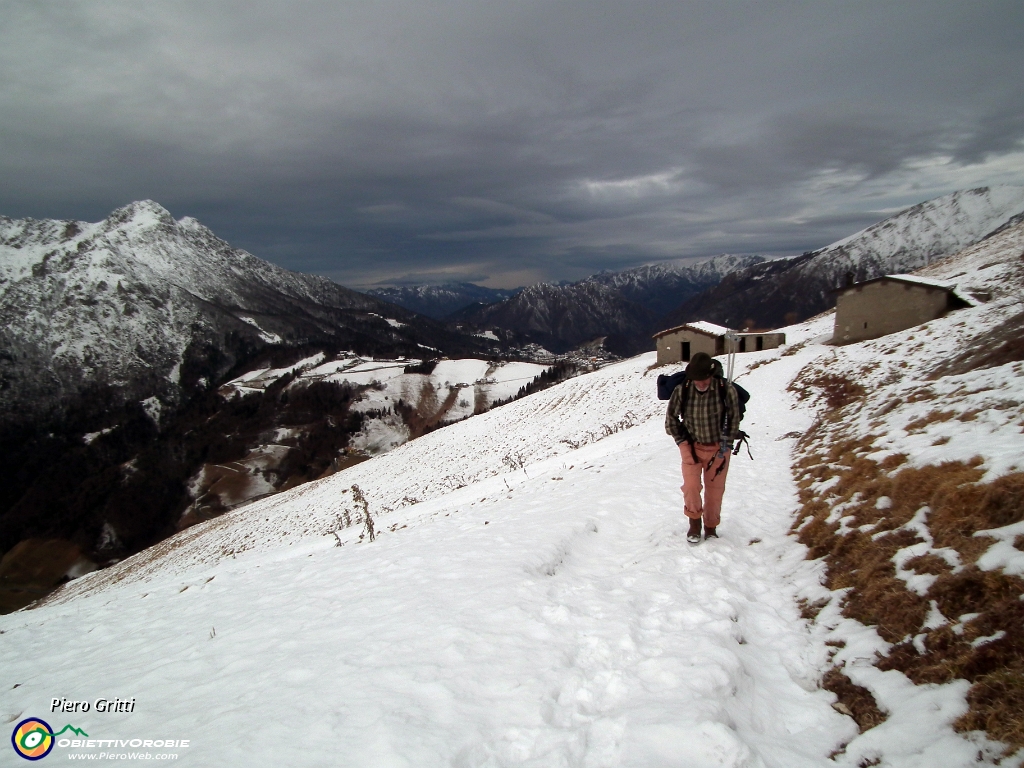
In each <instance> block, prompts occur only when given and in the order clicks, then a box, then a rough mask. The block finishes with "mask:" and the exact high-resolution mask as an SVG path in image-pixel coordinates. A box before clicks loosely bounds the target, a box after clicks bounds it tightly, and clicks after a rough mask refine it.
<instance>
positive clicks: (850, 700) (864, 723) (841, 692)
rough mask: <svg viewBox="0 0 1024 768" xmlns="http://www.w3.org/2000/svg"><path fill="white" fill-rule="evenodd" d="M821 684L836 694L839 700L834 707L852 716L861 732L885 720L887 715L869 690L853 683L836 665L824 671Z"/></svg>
mask: <svg viewBox="0 0 1024 768" xmlns="http://www.w3.org/2000/svg"><path fill="white" fill-rule="evenodd" d="M821 685H822V687H823V688H824V689H825V690H827V691H831V692H832V693H834V694H835V695H836V697H837V698H838V699H839V701H838V702H837V703H836V704H835V708H836V709H837V710H839V711H840V712H842V713H843V714H844V715H849V716H850V717H852V718H853V720H854V722H855V723H857V728H858V729H859V730H860V732H861V733H864V731H866V730H868V729H870V728H874V727H875V726H876V725H879V724H880V723H884V722H885V719H886V717H887V715H886V713H885V712H883V711H882V710H881V709H879V708H878V704H877V702H876V701H875V697H874V696H872V695H871V691H869V690H868V689H867V688H864V687H863V686H860V685H857V684H856V683H854V682H853V681H852V680H850V678H848V677H847V676H846V674H845V673H844V672H843V671H842V670H841V669H839V668H838V667H833V668H832V669H830V670H829V671H828V672H826V673H825V676H824V677H823V678H822V680H821Z"/></svg>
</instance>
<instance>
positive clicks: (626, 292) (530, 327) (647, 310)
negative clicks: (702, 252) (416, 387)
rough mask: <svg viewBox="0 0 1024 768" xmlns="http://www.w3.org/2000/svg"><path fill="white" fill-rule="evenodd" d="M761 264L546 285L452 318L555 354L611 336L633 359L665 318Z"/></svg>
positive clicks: (666, 267) (673, 265)
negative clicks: (504, 332)
mask: <svg viewBox="0 0 1024 768" xmlns="http://www.w3.org/2000/svg"><path fill="white" fill-rule="evenodd" d="M762 261H764V259H763V258H762V257H760V256H733V255H721V256H716V257H714V258H712V259H709V260H707V261H704V262H700V263H698V264H693V263H692V262H681V261H677V262H666V263H663V264H654V265H646V266H641V267H634V268H632V269H627V270H623V271H621V272H602V273H600V274H597V275H592V276H591V277H588V278H586V279H584V280H580V281H579V282H576V283H571V284H568V285H551V284H550V283H539V284H537V285H532V286H529V287H528V288H526V289H524V290H523V291H521V292H520V293H518V294H516V295H515V296H513V297H512V298H510V299H506V300H505V301H502V302H500V303H497V304H492V305H490V306H484V307H471V308H468V309H466V310H464V311H463V312H461V313H458V314H457V315H456V316H455V317H453V318H451V319H453V320H457V321H458V322H461V323H465V324H466V325H467V326H469V327H472V328H476V329H480V330H486V329H488V328H502V329H505V330H508V331H512V332H514V333H517V334H520V335H522V336H523V337H525V338H526V339H528V340H529V341H532V342H536V343H539V344H542V345H544V346H546V347H548V348H549V349H551V350H552V351H554V352H563V351H566V350H568V349H571V348H573V347H577V346H579V345H580V344H583V343H586V342H589V341H591V340H593V339H595V338H598V337H605V347H606V348H607V349H609V350H611V351H613V352H616V353H617V354H621V355H632V354H636V353H638V352H641V351H644V350H646V349H647V348H648V347H649V346H650V335H651V333H653V332H654V331H656V330H657V325H658V323H657V320H658V318H659V317H660V316H661V315H663V314H664V313H666V312H667V311H669V310H670V309H672V308H673V307H677V306H679V304H681V303H682V302H683V301H685V300H686V299H687V298H689V297H691V296H695V295H697V294H699V293H700V292H701V291H704V290H706V289H707V288H710V287H712V286H714V285H717V284H718V283H719V282H720V281H721V280H722V278H723V276H725V275H727V274H729V273H731V272H732V271H734V270H736V269H741V268H744V267H747V266H751V265H754V264H758V263H760V262H762Z"/></svg>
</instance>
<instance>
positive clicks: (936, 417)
mask: <svg viewBox="0 0 1024 768" xmlns="http://www.w3.org/2000/svg"><path fill="white" fill-rule="evenodd" d="M954 418H956V413H955V412H953V411H932V412H931V413H929V414H927V415H926V416H922V417H921V418H920V419H914V421H912V422H910V423H909V424H907V432H909V433H910V434H915V433H918V432H924V428H925V427H927V426H928V425H929V424H938V423H940V422H943V421H949V420H950V419H954Z"/></svg>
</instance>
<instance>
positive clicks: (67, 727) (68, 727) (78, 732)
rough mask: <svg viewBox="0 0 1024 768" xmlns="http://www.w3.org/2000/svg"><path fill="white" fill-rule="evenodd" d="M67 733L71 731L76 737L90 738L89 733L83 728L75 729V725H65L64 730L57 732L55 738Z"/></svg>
mask: <svg viewBox="0 0 1024 768" xmlns="http://www.w3.org/2000/svg"><path fill="white" fill-rule="evenodd" d="M65 731H71V732H72V733H73V734H75V735H76V736H85V738H89V734H88V733H86V732H85V731H83V730H82V729H81V728H75V727H74V726H73V725H65V726H64V727H63V728H61V729H60V730H59V731H57V732H56V733H55V734H53V735H54V736H60V735H61V734H62V733H64V732H65Z"/></svg>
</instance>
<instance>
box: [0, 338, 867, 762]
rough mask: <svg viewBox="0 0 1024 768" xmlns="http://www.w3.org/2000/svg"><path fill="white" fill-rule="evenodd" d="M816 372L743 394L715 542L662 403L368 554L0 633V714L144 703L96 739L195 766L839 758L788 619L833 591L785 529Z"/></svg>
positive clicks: (467, 497) (145, 593)
mask: <svg viewBox="0 0 1024 768" xmlns="http://www.w3.org/2000/svg"><path fill="white" fill-rule="evenodd" d="M802 354H803V353H802ZM806 354H808V355H810V354H817V352H810V353H806ZM765 356H766V357H769V356H770V353H766V354H765ZM645 357H653V356H645ZM751 357H753V356H751ZM803 362H804V361H803V360H802V359H801V357H800V356H793V357H791V358H783V359H782V360H781V361H779V362H775V363H772V364H771V365H767V366H763V367H762V368H759V369H758V370H757V371H755V372H753V373H752V374H750V375H749V376H748V377H747V378H748V379H749V383H750V385H751V387H754V388H756V391H757V392H764V393H765V394H766V396H765V397H759V398H757V400H756V402H755V403H752V407H751V410H750V412H748V422H747V426H748V431H750V432H751V433H752V434H753V435H754V446H755V457H756V461H754V462H751V461H749V459H747V458H746V457H745V456H744V457H741V458H737V459H735V460H734V461H735V463H734V464H733V467H732V470H731V477H730V487H729V491H728V492H727V494H726V506H725V511H724V516H723V523H722V528H721V530H722V536H723V538H722V539H720V540H718V541H713V542H710V543H707V544H702V545H700V546H698V547H691V546H689V545H687V544H686V542H685V539H684V536H683V535H682V533H683V531H685V522H684V521H683V519H682V513H681V507H682V503H681V494H680V493H679V490H678V488H679V484H680V475H679V467H678V464H679V458H678V451H677V449H676V448H675V446H673V445H672V443H671V440H670V439H669V438H668V437H667V436H666V435H665V434H664V432H663V428H662V423H661V422H662V420H661V414H662V412H663V404H661V403H658V405H657V406H656V407H653V408H652V409H651V410H652V412H653V413H652V417H651V418H648V419H646V420H645V421H643V422H642V423H640V424H638V425H637V426H633V427H631V428H628V429H623V430H620V431H618V432H616V433H613V434H611V435H608V436H605V437H603V438H602V439H599V440H595V441H593V442H591V443H588V444H584V445H583V446H582V447H580V448H579V449H577V450H566V451H564V452H562V453H559V454H554V455H549V456H544V457H542V458H537V459H536V460H531V457H530V456H529V455H528V454H524V456H526V458H525V460H524V466H523V468H519V469H516V470H514V471H508V472H505V473H504V474H502V475H498V476H489V477H483V478H482V479H480V480H477V481H475V482H471V483H468V484H467V485H466V486H464V487H462V488H459V489H457V490H454V491H449V492H448V493H444V494H439V495H437V496H435V497H434V498H432V499H431V500H429V501H425V502H423V503H420V504H417V505H414V506H408V507H406V508H404V509H401V510H398V511H396V512H393V513H391V514H390V515H387V516H384V517H381V518H379V520H378V528H379V529H380V528H383V527H384V526H388V527H391V526H394V527H395V528H396V530H395V531H394V532H392V531H390V530H387V529H385V530H384V531H383V533H382V534H381V535H380V536H379V537H378V538H377V540H376V541H375V542H373V543H372V544H370V543H366V542H365V540H364V543H361V544H360V543H357V542H358V538H357V537H356V535H355V534H356V533H357V531H354V530H352V529H348V530H346V531H345V532H344V534H345V536H346V538H345V546H343V547H340V548H339V547H335V546H333V545H332V542H333V539H329V538H325V537H322V536H321V537H317V538H307V539H305V540H304V542H303V543H300V544H296V545H295V546H293V547H291V548H289V547H285V548H284V549H281V548H277V549H276V550H273V551H272V550H270V549H263V550H262V551H251V552H246V553H243V554H240V555H239V556H238V557H237V558H236V559H231V558H228V559H226V560H223V561H221V562H220V563H217V564H214V565H213V566H212V567H207V568H206V569H205V570H191V572H189V573H187V574H184V573H182V574H173V573H168V572H164V573H162V574H160V575H155V576H153V577H152V578H151V581H150V582H149V583H138V582H136V583H124V584H122V585H120V586H115V587H112V588H110V589H107V590H105V591H102V592H97V593H96V594H94V595H91V596H88V597H84V598H79V599H77V600H74V601H71V602H65V603H63V604H59V605H53V606H49V607H44V608H41V609H38V610H35V611H32V612H25V613H20V614H15V615H13V616H9V617H4V619H3V628H4V630H5V635H6V637H5V639H7V642H6V643H5V644H4V648H3V650H0V659H2V661H0V665H2V667H3V668H4V669H5V670H7V671H8V674H9V675H12V676H13V677H12V679H13V680H14V681H15V682H21V683H22V684H21V685H20V686H19V687H18V688H17V689H14V690H13V691H11V693H12V694H13V695H14V698H13V699H12V700H11V703H10V704H9V705H7V706H6V707H5V710H4V713H5V714H8V713H7V710H8V709H11V710H12V711H11V712H10V713H9V714H16V712H15V711H14V710H17V711H21V712H28V713H29V714H31V713H33V712H35V711H36V710H37V709H38V708H39V707H41V706H43V705H44V703H45V702H48V701H49V696H53V695H62V696H67V697H69V698H73V699H88V698H90V697H93V698H95V696H97V695H100V692H102V693H109V692H111V691H116V692H117V694H118V695H121V696H122V697H124V696H126V695H128V696H136V697H137V698H138V699H139V704H138V706H137V707H136V712H135V713H133V714H131V715H111V716H108V717H105V718H104V719H103V720H102V721H101V722H96V719H95V717H94V718H93V719H92V722H91V723H90V725H91V726H92V727H93V728H94V729H95V730H96V731H97V733H99V734H100V735H99V736H97V737H98V738H102V737H103V736H104V735H105V734H107V733H109V734H112V735H113V734H129V732H130V733H132V734H134V733H140V734H148V733H150V732H153V733H154V734H157V733H158V734H167V737H173V738H188V739H190V740H191V742H192V745H193V746H192V747H191V748H190V749H189V750H188V751H187V752H185V751H183V752H182V754H181V756H180V759H179V761H178V762H184V763H185V764H195V765H206V764H225V765H237V764H252V765H279V764H288V765H323V764H332V765H346V766H412V765H416V766H430V765H455V766H490V765H493V766H499V765H524V766H545V767H547V766H650V765H659V766H691V765H716V766H762V765H763V766H804V765H807V766H810V765H822V764H824V762H825V758H826V756H827V755H828V753H829V752H830V751H831V750H832V749H833V748H835V747H836V746H837V745H838V743H839V742H840V740H848V739H849V738H851V737H852V736H853V735H854V734H855V732H856V729H855V726H854V725H853V723H852V721H850V720H849V719H848V718H845V717H842V716H840V715H839V714H837V713H836V712H835V711H834V710H832V708H831V707H830V706H829V705H830V703H831V701H832V700H833V697H832V695H831V694H829V693H826V692H823V691H819V690H817V683H816V681H817V679H818V676H819V675H820V672H821V670H822V668H823V665H824V663H825V660H826V654H825V653H824V648H823V647H822V646H820V645H816V644H815V643H814V642H812V638H811V636H810V634H809V633H808V632H807V629H806V627H805V626H804V624H803V623H802V622H801V620H800V619H799V614H798V612H797V609H796V607H795V592H796V586H795V584H796V583H798V582H800V581H801V580H807V579H811V580H816V575H815V572H814V569H813V567H811V564H808V563H807V562H806V561H804V559H803V548H802V547H800V546H798V545H795V544H794V543H793V541H792V540H791V539H790V538H788V537H787V536H786V529H787V528H788V524H789V515H790V514H791V512H792V508H793V504H794V490H793V487H792V480H791V478H790V474H789V471H788V463H789V449H790V447H791V445H792V439H791V438H789V439H782V440H777V439H776V438H777V437H778V436H779V435H778V434H777V433H778V431H779V427H780V426H784V427H786V429H787V431H788V430H789V429H791V428H800V427H804V428H805V427H806V426H807V425H808V424H809V415H808V414H798V415H797V416H794V414H793V413H791V412H790V411H789V410H788V406H789V403H788V399H789V398H788V396H779V397H770V396H767V393H768V392H771V391H773V389H774V390H776V391H781V390H782V386H781V385H782V384H784V381H785V379H786V377H787V376H791V375H792V372H793V371H795V370H796V369H797V368H798V367H799V366H801V365H802V364H803ZM630 366H632V368H633V373H634V377H633V378H634V384H633V386H634V387H635V388H636V389H637V390H640V391H642V392H643V393H644V394H645V395H646V396H647V397H649V398H651V399H652V400H653V399H654V392H653V390H654V386H653V384H654V382H653V376H647V377H643V378H639V377H637V376H635V373H636V369H637V367H641V368H642V367H643V366H638V365H637V361H629V364H628V365H627V364H623V366H621V367H623V368H627V369H628V368H629V367H630ZM585 378H587V377H582V379H585ZM598 378H600V377H599V376H598ZM582 379H575V380H573V381H572V382H567V384H571V383H573V382H577V383H582ZM607 379H609V380H611V381H615V380H616V377H614V376H607ZM562 386H563V387H564V386H565V385H562ZM555 389H558V388H555ZM567 389H568V388H567ZM621 390H622V387H621V384H620V395H621V394H623V392H622V391H621ZM552 391H553V390H548V391H547V392H546V393H541V394H547V393H550V392H552ZM562 394H563V396H565V395H567V394H568V393H562ZM577 394H578V393H577ZM535 399H537V398H529V399H528V400H535ZM547 399H548V400H549V402H548V403H547V404H546V405H547V406H548V409H549V411H551V410H552V406H553V405H556V404H557V400H554V401H553V400H551V397H550V396H549V398H547ZM522 402H523V403H526V402H528V401H522ZM654 402H655V403H657V402H658V401H656V400H655V401H654ZM500 410H505V409H500ZM559 412H560V413H561V417H562V418H563V419H564V418H565V417H566V416H567V415H568V414H571V413H572V412H573V411H572V409H568V410H567V409H562V410H561V411H559ZM497 413H499V412H495V414H497ZM520 415H522V414H520ZM655 415H656V416H657V418H653V416H655ZM482 419H483V417H477V418H475V419H473V420H471V421H469V422H465V424H466V425H467V426H469V425H471V424H472V423H473V422H477V421H481V420H482ZM522 428H523V429H525V430H533V429H537V425H536V424H534V423H531V422H526V423H525V424H523V426H522ZM447 432H450V430H442V431H441V432H439V433H434V435H443V434H444V433H447ZM452 434H454V433H452ZM524 436H527V437H528V436H529V433H528V432H527V434H526V435H524ZM428 437H431V436H428ZM538 437H540V435H538ZM427 439H428V438H423V439H422V440H418V441H415V442H414V443H410V444H409V445H408V446H405V447H404V448H403V449H399V450H405V449H408V450H407V451H406V452H407V453H409V452H412V450H411V449H413V448H414V447H415V446H416V445H419V444H422V443H424V441H426V440H427ZM442 442H444V443H445V444H446V445H445V447H449V446H448V445H447V443H450V442H452V441H451V440H447V441H442V440H441V439H439V438H436V439H435V440H434V445H433V446H432V447H433V449H434V451H435V453H436V454H438V455H436V456H435V459H434V460H435V461H444V460H445V459H444V458H443V453H444V452H443V451H442V450H440V449H441V445H440V444H441V443H442ZM524 450H525V447H524ZM397 453H398V451H397V450H396V451H395V452H393V453H392V454H388V455H387V456H384V457H380V459H374V460H373V461H371V462H367V464H364V465H360V467H366V466H367V465H369V464H373V463H377V462H381V463H383V462H382V461H381V460H383V459H387V458H388V457H389V456H392V455H394V454H397ZM538 453H539V451H538ZM406 461H408V457H406ZM360 467H356V468H354V469H359V468H360ZM366 488H372V486H371V484H370V483H369V482H367V484H366ZM375 493H377V491H375ZM375 493H373V494H371V493H370V492H368V493H367V495H368V496H371V497H373V496H374V495H375ZM293 503H294V500H293ZM372 505H373V502H372V501H371V507H372ZM253 506H254V507H255V506H256V505H253ZM250 509H251V508H250ZM264 509H265V510H266V509H267V508H264ZM239 517H240V516H239ZM222 519H223V518H222ZM402 526H405V527H402ZM755 540H757V541H755ZM69 637H73V638H74V639H73V641H71V642H67V638H69ZM114 658H116V659H117V661H116V663H114V661H113V659H114ZM71 670H73V674H72V673H71ZM12 684H13V683H12ZM48 691H53V693H44V692H48ZM26 716H28V715H26ZM79 720H82V723H85V720H83V719H82V718H81V717H79ZM75 724H76V725H78V726H79V727H84V726H83V725H82V724H81V723H78V722H76V723H75ZM61 725H63V723H61ZM56 727H58V728H59V727H60V726H56ZM86 730H88V728H87V729H86ZM101 732H102V733H101ZM90 733H92V732H91V731H90ZM143 737H146V736H143ZM154 737H156V736H155V735H154Z"/></svg>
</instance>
